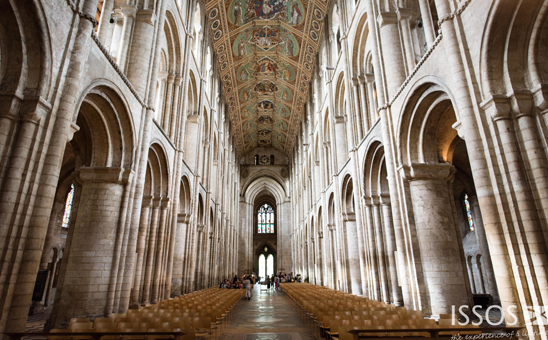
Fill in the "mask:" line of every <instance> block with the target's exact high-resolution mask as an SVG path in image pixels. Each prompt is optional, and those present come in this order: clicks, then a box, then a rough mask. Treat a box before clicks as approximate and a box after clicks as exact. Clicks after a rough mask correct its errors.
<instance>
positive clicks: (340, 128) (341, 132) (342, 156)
mask: <svg viewBox="0 0 548 340" xmlns="http://www.w3.org/2000/svg"><path fill="white" fill-rule="evenodd" d="M334 120H335V135H336V137H337V138H334V141H335V147H336V149H337V154H336V159H335V160H334V161H333V164H334V165H335V168H334V169H333V173H332V174H331V175H333V174H335V173H337V171H338V170H339V168H340V167H341V166H342V165H343V164H344V162H346V160H347V159H348V148H347V145H346V144H347V139H346V116H335V119H334Z"/></svg>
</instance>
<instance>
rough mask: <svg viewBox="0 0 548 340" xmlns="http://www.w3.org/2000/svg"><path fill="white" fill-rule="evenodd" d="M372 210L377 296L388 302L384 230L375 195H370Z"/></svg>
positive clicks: (377, 199)
mask: <svg viewBox="0 0 548 340" xmlns="http://www.w3.org/2000/svg"><path fill="white" fill-rule="evenodd" d="M371 203H372V208H373V209H372V210H373V224H374V226H375V250H376V255H377V263H378V266H379V267H378V268H379V279H380V294H381V295H380V296H379V298H380V299H381V300H382V301H383V302H384V303H390V301H389V296H388V291H389V289H388V279H387V275H386V274H387V271H388V268H387V266H386V251H385V244H384V232H383V225H382V224H383V223H382V219H381V213H382V212H381V208H380V207H379V198H378V197H377V196H374V197H372V199H371Z"/></svg>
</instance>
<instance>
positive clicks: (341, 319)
mask: <svg viewBox="0 0 548 340" xmlns="http://www.w3.org/2000/svg"><path fill="white" fill-rule="evenodd" d="M282 289H283V290H284V292H286V293H287V295H288V296H289V297H290V298H291V299H292V301H293V302H294V303H295V305H296V306H297V307H298V309H299V310H301V312H302V315H303V317H304V318H305V320H307V322H310V323H311V325H312V326H313V327H314V329H315V330H317V331H318V333H319V335H320V336H321V337H326V338H327V339H335V338H340V339H341V340H352V335H351V334H350V333H348V332H349V331H350V330H353V329H356V330H357V329H360V330H361V329H366V330H377V329H378V330H379V333H369V334H368V336H383V337H385V336H388V337H394V336H401V335H402V333H399V332H390V330H403V329H405V330H407V329H409V333H407V334H406V335H409V336H418V337H430V333H429V332H413V329H443V328H455V327H458V325H459V324H458V319H457V317H456V315H452V314H442V315H441V316H440V319H439V321H438V322H436V321H435V320H433V319H425V318H424V317H423V313H422V311H415V310H407V309H406V308H405V307H396V306H394V305H389V304H385V303H382V302H379V301H374V300H369V299H367V298H364V297H359V296H356V295H352V294H348V293H344V292H340V291H335V290H332V289H329V288H326V287H321V286H316V285H311V284H306V283H299V284H296V283H292V284H282ZM467 327H468V326H467ZM472 327H474V326H472ZM476 328H477V327H476ZM458 333H460V334H481V332H479V330H478V331H466V332H458ZM454 334H457V332H455V331H447V332H440V335H454Z"/></svg>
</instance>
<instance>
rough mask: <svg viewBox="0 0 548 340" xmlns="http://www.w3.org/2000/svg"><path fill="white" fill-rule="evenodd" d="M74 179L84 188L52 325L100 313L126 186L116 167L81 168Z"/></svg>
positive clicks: (106, 289)
mask: <svg viewBox="0 0 548 340" xmlns="http://www.w3.org/2000/svg"><path fill="white" fill-rule="evenodd" d="M76 180H77V181H79V182H80V183H81V187H82V189H81V190H82V192H81V194H80V202H79V205H78V213H77V215H76V221H75V223H74V227H73V228H71V229H69V232H70V235H69V240H67V244H68V245H70V248H69V249H68V251H66V253H65V256H67V257H68V258H67V259H66V263H65V264H64V268H63V269H62V272H61V273H60V277H63V282H62V284H61V285H60V286H59V288H58V291H57V296H56V298H55V303H56V305H57V306H58V307H59V308H58V309H57V310H56V311H55V312H56V314H55V315H54V320H55V324H54V326H55V328H63V327H66V326H68V323H69V320H70V319H71V318H73V317H78V316H102V315H103V314H104V311H105V308H106V303H107V294H108V290H109V283H110V275H111V272H112V265H113V262H114V256H115V252H116V249H115V243H116V239H117V232H118V230H119V218H120V211H121V209H122V198H123V195H124V191H125V190H124V187H125V184H124V171H123V170H122V169H118V168H81V169H80V170H79V174H78V178H77V179H76Z"/></svg>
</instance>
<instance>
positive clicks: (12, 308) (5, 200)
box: [0, 0, 97, 332]
mask: <svg viewBox="0 0 548 340" xmlns="http://www.w3.org/2000/svg"><path fill="white" fill-rule="evenodd" d="M96 10H97V0H87V1H83V5H82V13H84V14H86V15H89V16H90V17H93V15H94V14H95V12H96ZM73 22H74V24H75V25H78V28H77V31H76V35H75V36H74V45H73V47H72V53H71V54H70V56H69V57H70V61H69V63H68V65H67V68H68V69H67V75H66V78H65V79H66V80H65V83H64V86H63V90H62V93H61V94H60V100H59V106H58V108H57V110H56V111H53V112H51V115H50V124H52V127H53V128H52V129H51V130H50V131H49V132H48V133H46V134H45V137H44V138H46V139H47V138H51V139H49V145H48V146H47V147H46V149H47V150H44V152H47V154H46V155H45V156H44V167H43V168H42V173H41V176H40V178H39V187H38V189H37V192H36V196H35V201H34V202H35V203H34V204H35V205H34V209H33V210H32V211H29V212H28V213H29V214H32V217H31V218H30V219H29V220H30V221H28V222H25V223H28V225H27V227H28V229H26V230H25V233H21V232H22V230H17V229H19V228H18V227H19V226H16V225H15V224H13V223H6V222H5V221H12V217H11V216H12V215H11V214H13V213H14V211H15V209H14V208H13V204H14V202H15V201H16V200H15V199H14V197H15V196H14V192H9V191H8V190H7V188H6V187H7V184H8V183H10V185H14V184H15V183H14V182H17V181H19V183H21V179H22V176H23V175H24V174H25V171H26V167H23V168H20V167H19V166H21V165H23V164H24V163H26V162H24V161H23V160H22V157H23V155H25V154H26V155H28V154H29V152H30V150H31V148H30V145H31V143H32V142H33V141H34V137H33V135H34V132H32V131H33V130H35V129H36V128H37V127H38V123H39V121H38V118H39V117H40V116H42V117H46V116H47V115H48V112H50V110H51V108H50V107H48V106H49V104H47V103H46V102H45V101H43V100H42V99H40V100H36V101H34V103H35V104H34V108H32V107H27V108H23V107H22V108H20V110H19V116H20V117H21V119H22V122H21V124H22V126H21V127H20V128H19V134H20V136H18V140H17V142H16V145H15V149H14V152H13V155H17V157H14V158H12V160H11V161H10V167H11V168H10V169H8V172H9V173H8V174H6V178H10V180H9V181H6V185H5V186H4V187H3V188H2V193H1V199H0V221H2V227H1V228H0V235H1V239H0V247H2V249H1V250H2V253H3V254H4V255H3V256H4V258H5V259H9V258H13V259H14V262H13V263H10V264H9V265H5V266H4V270H3V271H2V273H1V279H0V291H1V295H0V308H1V310H2V311H3V313H2V315H1V318H0V332H4V331H5V332H10V331H13V332H16V331H19V332H22V331H24V330H25V325H26V322H27V317H28V311H29V307H30V305H31V296H32V292H33V289H34V284H35V282H36V273H37V270H38V266H39V264H40V258H41V256H42V250H43V248H42V246H43V240H44V239H45V237H46V233H47V226H48V221H49V217H50V215H51V209H52V206H53V203H54V198H55V192H56V189H57V185H56V184H57V182H58V180H59V173H60V168H61V164H62V158H63V155H64V152H65V147H66V144H67V141H68V140H70V139H72V135H73V133H74V132H75V131H76V130H75V129H74V126H73V124H72V119H73V116H74V112H75V111H77V108H76V102H77V100H76V98H77V97H78V96H79V95H80V89H81V85H82V84H81V77H82V74H83V73H85V71H84V66H85V64H86V60H87V58H88V55H89V50H90V48H91V32H92V30H93V23H92V22H91V21H90V20H88V19H85V18H84V19H79V18H76V17H75V18H74V21H73ZM71 38H72V37H71ZM13 104H15V105H19V104H20V103H18V100H15V99H14V102H13ZM28 104H29V106H31V105H30V103H28ZM11 109H14V110H13V111H12V110H11ZM8 112H9V114H10V115H12V114H15V112H17V110H16V109H15V107H13V108H12V107H10V111H8ZM6 118H7V119H8V120H9V119H12V118H14V116H12V117H11V118H10V117H6ZM4 122H5V121H2V123H4ZM12 123H15V122H14V121H12V122H11V123H9V124H12ZM2 131H4V130H2ZM1 135H3V133H0V136H1ZM0 138H1V139H0V141H3V138H4V136H2V137H0ZM2 170H3V169H2ZM12 189H13V188H12ZM18 190H19V187H18V186H17V191H18ZM17 195H18V194H17ZM27 217H28V216H27ZM13 229H15V230H13ZM8 231H10V233H11V235H13V236H15V235H21V236H23V237H26V238H27V239H26V240H25V243H24V246H23V245H22V244H18V245H17V247H16V248H15V249H10V250H9V251H10V252H11V251H17V252H18V254H7V252H6V250H7V249H6V243H5V242H6V241H7V240H6V233H7V232H8ZM11 244H12V247H13V245H14V243H11ZM19 245H21V247H20V246H19ZM8 247H9V246H8ZM23 250H24V253H23ZM16 287H17V289H16ZM8 311H9V312H8Z"/></svg>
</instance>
